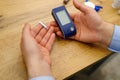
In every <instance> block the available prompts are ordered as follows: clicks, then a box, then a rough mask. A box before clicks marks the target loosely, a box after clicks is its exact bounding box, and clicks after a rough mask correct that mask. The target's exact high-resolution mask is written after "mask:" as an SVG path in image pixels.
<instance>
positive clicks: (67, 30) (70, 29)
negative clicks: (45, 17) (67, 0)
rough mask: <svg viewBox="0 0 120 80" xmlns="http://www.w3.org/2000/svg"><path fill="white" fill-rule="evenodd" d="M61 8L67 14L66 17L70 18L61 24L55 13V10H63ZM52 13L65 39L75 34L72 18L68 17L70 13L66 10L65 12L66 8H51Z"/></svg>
mask: <svg viewBox="0 0 120 80" xmlns="http://www.w3.org/2000/svg"><path fill="white" fill-rule="evenodd" d="M63 10H64V11H65V13H66V15H67V16H68V18H69V20H70V23H67V24H65V25H62V23H61V21H60V20H59V18H58V16H57V14H56V13H57V12H60V11H63ZM52 15H53V17H54V19H55V21H56V23H57V24H58V26H59V27H60V30H61V32H62V33H63V36H64V38H65V39H66V38H68V37H71V36H73V35H75V34H76V28H75V26H74V24H73V22H72V19H71V18H70V15H69V14H68V12H67V10H66V8H65V7H64V6H60V7H57V8H54V9H53V10H52Z"/></svg>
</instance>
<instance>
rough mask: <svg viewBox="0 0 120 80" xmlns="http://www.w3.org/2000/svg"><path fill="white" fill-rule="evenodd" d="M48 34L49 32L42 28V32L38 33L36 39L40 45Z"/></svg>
mask: <svg viewBox="0 0 120 80" xmlns="http://www.w3.org/2000/svg"><path fill="white" fill-rule="evenodd" d="M46 33H47V30H46V29H45V28H42V29H41V30H40V32H39V33H38V35H37V36H36V37H35V39H36V41H37V42H38V43H40V42H41V40H42V38H43V37H44V36H45V34H46Z"/></svg>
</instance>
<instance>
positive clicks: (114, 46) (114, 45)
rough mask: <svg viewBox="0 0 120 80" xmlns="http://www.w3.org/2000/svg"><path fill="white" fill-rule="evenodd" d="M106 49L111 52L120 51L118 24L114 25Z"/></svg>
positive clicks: (119, 28)
mask: <svg viewBox="0 0 120 80" xmlns="http://www.w3.org/2000/svg"><path fill="white" fill-rule="evenodd" d="M108 49H109V50H111V51H113V52H118V53H119V52H120V26H117V25H115V29H114V33H113V37H112V40H111V43H110V45H109V48H108Z"/></svg>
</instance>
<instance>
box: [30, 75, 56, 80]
mask: <svg viewBox="0 0 120 80" xmlns="http://www.w3.org/2000/svg"><path fill="white" fill-rule="evenodd" d="M29 80H55V78H54V77H53V76H40V77H35V78H31V79H29Z"/></svg>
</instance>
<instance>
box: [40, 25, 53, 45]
mask: <svg viewBox="0 0 120 80" xmlns="http://www.w3.org/2000/svg"><path fill="white" fill-rule="evenodd" d="M53 31H54V28H53V27H50V29H49V30H48V32H47V33H46V34H45V36H44V37H43V39H42V40H41V42H40V43H41V45H42V46H45V45H46V44H47V42H48V40H49V38H50V36H51V34H52V33H53Z"/></svg>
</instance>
